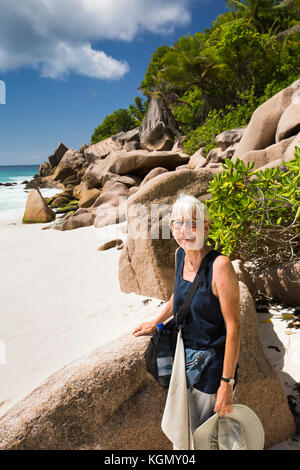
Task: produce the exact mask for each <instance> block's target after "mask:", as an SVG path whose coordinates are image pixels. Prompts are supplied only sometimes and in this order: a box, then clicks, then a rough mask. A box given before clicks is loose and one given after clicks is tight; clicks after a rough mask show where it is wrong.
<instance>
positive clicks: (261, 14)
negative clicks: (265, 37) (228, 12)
mask: <svg viewBox="0 0 300 470" xmlns="http://www.w3.org/2000/svg"><path fill="white" fill-rule="evenodd" d="M227 6H228V7H231V8H232V10H233V11H234V12H235V13H236V14H237V15H238V17H242V18H244V19H247V20H248V21H249V24H250V23H252V24H253V25H254V26H255V27H256V28H257V29H259V30H260V32H262V33H264V32H265V33H267V32H270V29H271V30H273V28H274V27H277V29H278V28H279V27H280V23H281V24H282V25H283V24H284V23H285V22H286V20H287V19H289V18H291V17H292V16H294V18H295V20H297V19H298V20H299V14H300V0H229V1H227ZM297 26H298V25H295V27H294V25H293V27H292V28H288V29H286V30H285V31H281V32H286V33H287V35H288V34H294V32H297V31H298V27H297ZM281 32H280V33H279V34H281Z"/></svg>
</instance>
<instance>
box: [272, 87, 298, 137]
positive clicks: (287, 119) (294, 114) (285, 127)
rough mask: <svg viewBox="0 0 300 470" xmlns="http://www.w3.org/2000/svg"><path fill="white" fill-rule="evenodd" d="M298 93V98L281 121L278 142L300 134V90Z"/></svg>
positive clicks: (278, 127) (277, 134)
mask: <svg viewBox="0 0 300 470" xmlns="http://www.w3.org/2000/svg"><path fill="white" fill-rule="evenodd" d="M298 91H299V95H298V98H296V97H294V100H293V102H292V103H291V104H290V105H289V106H288V107H287V108H286V110H285V111H284V113H283V114H282V116H281V118H280V120H279V123H278V126H277V130H276V137H275V138H276V142H279V141H280V140H283V139H287V138H288V137H290V136H294V135H295V134H297V133H298V132H300V89H299V90H298Z"/></svg>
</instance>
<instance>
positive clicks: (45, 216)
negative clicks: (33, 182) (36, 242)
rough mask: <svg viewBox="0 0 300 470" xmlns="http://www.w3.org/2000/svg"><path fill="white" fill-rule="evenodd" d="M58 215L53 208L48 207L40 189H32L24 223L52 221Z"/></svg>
mask: <svg viewBox="0 0 300 470" xmlns="http://www.w3.org/2000/svg"><path fill="white" fill-rule="evenodd" d="M55 217H56V214H55V212H54V211H53V210H51V209H50V207H48V205H47V204H46V202H45V200H44V198H43V196H42V195H41V193H40V191H39V189H31V190H30V191H29V193H28V196H27V200H26V206H25V212H24V216H23V220H22V222H23V223H27V224H33V223H45V222H51V221H52V220H54V219H55Z"/></svg>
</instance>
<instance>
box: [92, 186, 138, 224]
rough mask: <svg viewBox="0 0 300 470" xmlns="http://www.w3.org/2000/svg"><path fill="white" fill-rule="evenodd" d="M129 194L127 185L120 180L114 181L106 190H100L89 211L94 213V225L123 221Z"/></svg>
mask: <svg viewBox="0 0 300 470" xmlns="http://www.w3.org/2000/svg"><path fill="white" fill-rule="evenodd" d="M129 196H130V192H129V189H128V187H127V185H126V184H124V183H122V182H120V181H117V182H115V183H114V184H113V185H112V186H111V187H110V188H109V189H108V190H107V191H104V192H101V194H100V196H99V197H98V198H97V199H96V201H95V202H94V204H93V206H92V208H91V212H92V213H93V214H94V215H95V220H94V225H95V227H97V228H99V227H104V226H105V225H111V224H118V223H120V222H124V221H125V220H126V204H127V199H128V197H129Z"/></svg>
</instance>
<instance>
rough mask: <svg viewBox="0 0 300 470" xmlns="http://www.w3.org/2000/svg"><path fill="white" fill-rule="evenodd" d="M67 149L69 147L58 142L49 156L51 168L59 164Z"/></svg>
mask: <svg viewBox="0 0 300 470" xmlns="http://www.w3.org/2000/svg"><path fill="white" fill-rule="evenodd" d="M67 150H68V148H67V147H66V146H65V145H64V144H62V143H61V142H58V145H57V147H56V149H55V151H54V153H53V155H50V157H48V160H49V163H50V166H51V168H54V167H56V166H57V165H58V164H59V162H60V161H61V159H62V157H63V156H64V154H65V153H66V151H67Z"/></svg>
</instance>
